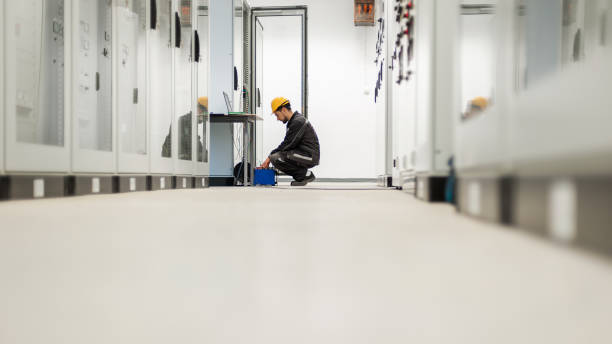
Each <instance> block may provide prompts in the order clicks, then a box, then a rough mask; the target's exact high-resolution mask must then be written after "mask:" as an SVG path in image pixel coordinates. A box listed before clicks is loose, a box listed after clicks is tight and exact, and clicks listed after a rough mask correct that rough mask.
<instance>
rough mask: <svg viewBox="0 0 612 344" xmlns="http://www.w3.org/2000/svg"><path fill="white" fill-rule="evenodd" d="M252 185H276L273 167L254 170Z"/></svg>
mask: <svg viewBox="0 0 612 344" xmlns="http://www.w3.org/2000/svg"><path fill="white" fill-rule="evenodd" d="M253 184H254V185H276V171H274V170H273V169H266V170H264V169H257V170H255V179H254V182H253Z"/></svg>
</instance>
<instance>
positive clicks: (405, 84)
mask: <svg viewBox="0 0 612 344" xmlns="http://www.w3.org/2000/svg"><path fill="white" fill-rule="evenodd" d="M395 4H396V6H395V7H394V8H393V11H391V8H388V9H387V13H386V14H385V17H386V22H387V25H386V26H387V28H388V34H387V36H388V40H387V44H388V48H387V55H386V56H387V58H386V61H388V62H387V65H388V68H389V76H388V80H387V85H388V90H387V102H388V104H387V109H388V111H390V112H391V124H392V130H393V131H392V137H393V144H392V147H391V151H392V154H391V158H392V160H391V162H392V177H393V178H392V180H393V181H392V184H393V186H396V187H402V188H403V189H404V190H407V191H413V190H414V153H413V152H414V149H415V117H416V81H415V77H414V71H415V69H416V61H415V60H414V52H413V51H414V41H415V39H418V37H416V35H415V34H414V25H415V22H416V21H418V20H419V18H418V16H417V15H416V14H417V13H416V11H415V8H414V4H415V1H413V0H403V1H399V2H396V3H395Z"/></svg>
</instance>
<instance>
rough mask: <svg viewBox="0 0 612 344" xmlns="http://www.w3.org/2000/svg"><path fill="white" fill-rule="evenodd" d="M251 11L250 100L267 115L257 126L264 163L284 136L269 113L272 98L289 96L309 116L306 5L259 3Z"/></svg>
mask: <svg viewBox="0 0 612 344" xmlns="http://www.w3.org/2000/svg"><path fill="white" fill-rule="evenodd" d="M251 13H252V18H251V25H252V27H251V32H252V35H251V49H252V51H251V59H252V60H251V66H253V77H252V79H251V90H252V95H251V104H254V106H253V111H254V112H255V113H256V114H257V115H259V116H261V117H262V118H263V119H264V120H263V121H259V123H258V125H257V130H256V146H257V162H258V163H261V162H262V161H263V160H264V159H265V157H266V156H267V154H268V153H269V152H270V151H272V150H273V149H274V148H276V147H277V146H278V144H279V143H280V142H281V141H282V140H283V138H284V136H285V126H284V125H282V124H281V123H279V122H277V121H276V118H274V117H273V116H270V113H271V110H270V103H271V101H272V99H273V98H275V97H280V96H282V97H286V98H287V99H289V100H290V101H291V105H292V108H293V110H294V111H299V112H301V113H303V114H304V115H305V116H306V117H308V79H307V77H308V73H307V70H308V61H307V39H306V38H307V8H306V7H304V6H300V7H259V8H253V9H252V12H251Z"/></svg>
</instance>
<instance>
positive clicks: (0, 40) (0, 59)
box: [0, 4, 5, 176]
mask: <svg viewBox="0 0 612 344" xmlns="http://www.w3.org/2000/svg"><path fill="white" fill-rule="evenodd" d="M0 19H2V20H3V21H4V20H5V19H4V4H2V5H0ZM4 80H5V78H4V24H0V136H1V137H2V139H0V176H1V175H3V174H4V135H5V134H4V112H5V108H4Z"/></svg>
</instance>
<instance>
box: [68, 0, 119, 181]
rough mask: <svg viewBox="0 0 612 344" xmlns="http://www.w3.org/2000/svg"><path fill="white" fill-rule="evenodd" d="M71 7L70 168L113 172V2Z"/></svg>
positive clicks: (88, 0) (81, 0) (84, 0)
mask: <svg viewBox="0 0 612 344" xmlns="http://www.w3.org/2000/svg"><path fill="white" fill-rule="evenodd" d="M72 5H73V7H72V9H73V11H72V13H73V16H72V19H71V20H72V27H73V28H74V30H73V32H72V39H73V43H74V44H73V49H72V65H71V68H72V88H71V90H72V93H71V96H72V98H71V100H72V103H71V104H72V131H71V133H72V137H73V140H72V142H73V146H74V147H73V154H72V169H73V171H74V172H114V171H115V169H116V166H115V163H116V160H115V156H114V150H115V149H114V144H113V138H114V136H113V126H114V123H113V111H112V109H113V107H112V104H113V103H112V101H113V99H112V85H113V83H112V78H113V69H112V63H113V62H112V61H113V60H112V56H113V54H114V51H113V46H112V44H113V43H112V41H113V29H112V1H111V0H101V1H98V0H77V1H73V2H72Z"/></svg>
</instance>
